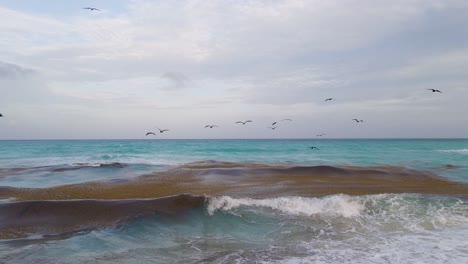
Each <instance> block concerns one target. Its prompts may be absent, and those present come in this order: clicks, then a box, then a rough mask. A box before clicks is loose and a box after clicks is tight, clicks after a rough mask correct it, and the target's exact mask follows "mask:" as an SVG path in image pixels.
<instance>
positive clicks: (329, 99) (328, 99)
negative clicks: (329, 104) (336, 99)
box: [325, 97, 333, 102]
mask: <svg viewBox="0 0 468 264" xmlns="http://www.w3.org/2000/svg"><path fill="white" fill-rule="evenodd" d="M331 100H333V98H331V97H330V98H327V99H325V102H326V101H331Z"/></svg>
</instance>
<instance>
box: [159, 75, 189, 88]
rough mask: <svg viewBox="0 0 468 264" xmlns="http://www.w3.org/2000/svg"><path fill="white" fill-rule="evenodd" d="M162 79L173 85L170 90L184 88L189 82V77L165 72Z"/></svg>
mask: <svg viewBox="0 0 468 264" xmlns="http://www.w3.org/2000/svg"><path fill="white" fill-rule="evenodd" d="M161 77H162V78H164V79H166V80H168V81H169V82H170V83H171V85H170V86H171V87H170V88H176V89H180V88H184V87H185V86H186V84H187V82H188V78H187V76H185V75H184V74H183V73H180V72H165V73H164V74H163V75H161Z"/></svg>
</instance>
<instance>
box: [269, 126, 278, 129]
mask: <svg viewBox="0 0 468 264" xmlns="http://www.w3.org/2000/svg"><path fill="white" fill-rule="evenodd" d="M268 128H269V129H271V130H275V129H276V128H278V127H275V126H271V127H268Z"/></svg>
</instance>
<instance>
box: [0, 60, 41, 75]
mask: <svg viewBox="0 0 468 264" xmlns="http://www.w3.org/2000/svg"><path fill="white" fill-rule="evenodd" d="M34 73H35V71H34V70H32V69H28V68H24V67H21V66H19V65H16V64H12V63H7V62H2V61H0V79H19V78H24V77H30V76H31V75H33V74H34Z"/></svg>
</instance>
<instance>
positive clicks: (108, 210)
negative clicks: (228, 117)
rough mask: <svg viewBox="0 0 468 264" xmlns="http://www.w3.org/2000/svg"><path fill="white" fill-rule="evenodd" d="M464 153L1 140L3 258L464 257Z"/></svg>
mask: <svg viewBox="0 0 468 264" xmlns="http://www.w3.org/2000/svg"><path fill="white" fill-rule="evenodd" d="M309 146H317V147H319V150H311V149H308V147H309ZM467 149H468V140H167V141H159V140H154V141H152V140H104V141H98V140H96V141H88V140H86V141H0V186H3V187H0V198H1V200H0V227H1V228H0V235H1V238H2V239H1V240H0V262H1V263H3V262H5V263H96V262H97V263H343V262H344V263H465V262H468V250H467V248H468V240H466V237H468V191H467V190H468V187H467V186H468V185H466V183H468V171H467V168H468V152H467V151H466V150H467ZM210 160H218V161H223V162H215V161H210ZM200 161H202V162H200ZM192 162H195V163H192ZM263 164H265V165H263ZM323 165H328V166H323ZM92 181H99V183H94V182H92ZM88 182H92V183H88ZM68 184H73V185H68ZM64 185H66V186H64ZM25 188H30V189H25ZM181 193H188V194H187V195H180V194H181ZM343 193H347V194H343ZM169 195H175V196H170V197H167V196H169ZM160 197H167V198H160ZM142 198H145V199H142ZM109 199H112V200H109ZM50 200H55V201H50Z"/></svg>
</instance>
